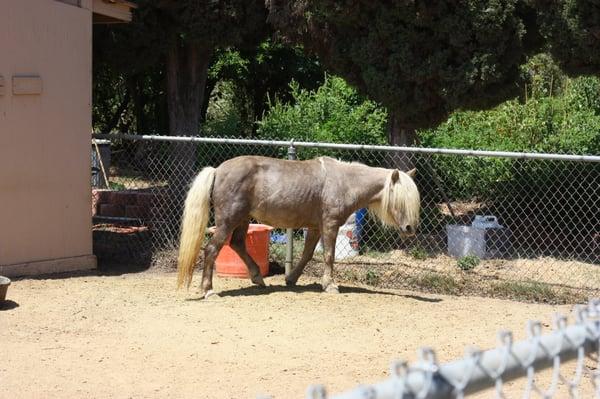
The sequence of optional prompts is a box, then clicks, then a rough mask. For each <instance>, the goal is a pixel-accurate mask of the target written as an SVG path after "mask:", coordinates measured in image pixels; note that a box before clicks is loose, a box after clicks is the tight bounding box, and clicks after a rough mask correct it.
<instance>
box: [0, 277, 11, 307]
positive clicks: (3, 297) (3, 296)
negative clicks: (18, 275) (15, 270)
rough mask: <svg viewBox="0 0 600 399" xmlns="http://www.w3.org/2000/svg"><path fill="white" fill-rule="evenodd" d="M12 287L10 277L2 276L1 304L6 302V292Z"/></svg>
mask: <svg viewBox="0 0 600 399" xmlns="http://www.w3.org/2000/svg"><path fill="white" fill-rule="evenodd" d="M9 285H10V279H9V278H8V277H4V276H0V302H4V300H6V292H7V291H8V286H9Z"/></svg>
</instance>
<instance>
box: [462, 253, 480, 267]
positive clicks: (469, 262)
mask: <svg viewBox="0 0 600 399" xmlns="http://www.w3.org/2000/svg"><path fill="white" fill-rule="evenodd" d="M479 262H480V260H479V258H478V257H477V256H475V255H467V256H463V257H462V258H460V259H458V261H457V262H456V265H457V266H458V268H459V269H460V270H464V271H469V270H473V269H475V266H477V265H478V264H479Z"/></svg>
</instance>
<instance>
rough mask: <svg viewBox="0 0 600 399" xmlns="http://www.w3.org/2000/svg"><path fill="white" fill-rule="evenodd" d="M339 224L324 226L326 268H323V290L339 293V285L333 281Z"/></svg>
mask: <svg viewBox="0 0 600 399" xmlns="http://www.w3.org/2000/svg"><path fill="white" fill-rule="evenodd" d="M338 229H339V226H333V225H332V226H327V227H325V226H323V258H324V261H325V268H324V270H323V280H322V283H321V284H322V285H323V291H325V292H328V293H338V292H339V290H338V286H337V285H336V284H335V283H334V282H333V262H334V260H335V240H336V238H337V233H338Z"/></svg>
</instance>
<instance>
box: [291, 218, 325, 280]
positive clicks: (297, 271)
mask: <svg viewBox="0 0 600 399" xmlns="http://www.w3.org/2000/svg"><path fill="white" fill-rule="evenodd" d="M319 238H321V232H320V231H319V230H317V229H308V232H307V233H306V241H305V242H304V250H303V251H302V257H301V258H300V261H299V262H298V264H297V265H296V267H294V269H293V270H292V271H291V272H290V274H289V275H288V276H286V277H285V284H286V285H296V283H297V282H298V279H299V278H300V275H301V274H302V272H303V271H304V268H305V267H306V264H307V263H308V261H309V260H311V259H312V257H313V254H314V252H315V247H316V246H317V243H318V242H319Z"/></svg>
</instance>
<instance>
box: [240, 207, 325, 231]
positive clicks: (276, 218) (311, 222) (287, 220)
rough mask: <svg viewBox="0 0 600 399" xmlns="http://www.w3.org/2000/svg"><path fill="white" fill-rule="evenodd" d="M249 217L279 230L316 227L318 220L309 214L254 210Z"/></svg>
mask: <svg viewBox="0 0 600 399" xmlns="http://www.w3.org/2000/svg"><path fill="white" fill-rule="evenodd" d="M251 216H252V217H253V218H254V219H256V220H257V221H259V222H260V223H264V224H268V225H269V226H273V227H279V228H288V229H290V228H291V229H299V228H301V227H316V226H317V225H318V220H316V218H315V217H313V216H312V215H310V212H304V213H303V212H302V211H300V212H298V211H287V212H286V211H284V212H282V211H281V210H271V211H268V210H265V209H256V210H253V211H252V213H251Z"/></svg>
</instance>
